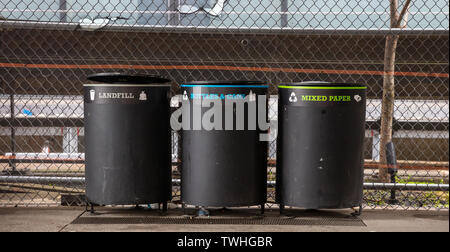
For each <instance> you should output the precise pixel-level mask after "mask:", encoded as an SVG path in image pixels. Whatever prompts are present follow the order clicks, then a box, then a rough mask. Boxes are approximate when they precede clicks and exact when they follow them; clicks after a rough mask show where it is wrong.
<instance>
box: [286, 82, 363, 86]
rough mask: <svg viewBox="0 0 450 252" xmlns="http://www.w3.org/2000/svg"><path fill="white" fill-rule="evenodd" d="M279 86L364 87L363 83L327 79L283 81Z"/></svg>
mask: <svg viewBox="0 0 450 252" xmlns="http://www.w3.org/2000/svg"><path fill="white" fill-rule="evenodd" d="M281 86H295V87H301V86H304V87H325V86H326V87H366V85H364V84H356V83H345V82H327V81H303V82H294V83H283V84H281Z"/></svg>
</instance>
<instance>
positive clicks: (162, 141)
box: [84, 73, 171, 205]
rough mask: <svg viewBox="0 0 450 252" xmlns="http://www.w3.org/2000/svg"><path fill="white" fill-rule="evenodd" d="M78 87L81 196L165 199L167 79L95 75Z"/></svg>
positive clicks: (115, 200) (126, 201)
mask: <svg viewBox="0 0 450 252" xmlns="http://www.w3.org/2000/svg"><path fill="white" fill-rule="evenodd" d="M88 79H89V80H91V81H96V82H102V83H97V84H86V85H84V116H85V146H86V195H87V199H88V201H89V202H91V203H95V204H99V205H132V204H150V203H165V202H167V201H168V200H170V199H171V157H170V156H171V150H170V143H171V140H170V139H171V134H170V132H171V131H170V107H169V94H170V93H169V92H170V85H167V84H164V83H167V82H169V80H167V79H163V78H160V77H155V76H136V75H134V76H130V75H123V74H116V73H113V74H109V73H108V74H97V75H92V76H89V77H88Z"/></svg>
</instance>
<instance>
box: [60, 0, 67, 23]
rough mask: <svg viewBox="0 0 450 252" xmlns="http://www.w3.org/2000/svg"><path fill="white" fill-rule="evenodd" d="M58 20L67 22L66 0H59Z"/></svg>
mask: <svg viewBox="0 0 450 252" xmlns="http://www.w3.org/2000/svg"><path fill="white" fill-rule="evenodd" d="M59 11H60V12H59V21H61V22H63V23H66V22H67V0H59Z"/></svg>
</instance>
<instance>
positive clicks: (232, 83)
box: [181, 80, 269, 88]
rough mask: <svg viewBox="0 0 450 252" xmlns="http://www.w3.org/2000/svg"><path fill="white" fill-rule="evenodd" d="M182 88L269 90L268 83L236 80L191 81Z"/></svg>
mask: <svg viewBox="0 0 450 252" xmlns="http://www.w3.org/2000/svg"><path fill="white" fill-rule="evenodd" d="M181 86H182V87H195V86H198V87H200V86H205V87H249V88H250V87H262V88H268V87H269V86H268V85H267V83H266V82H264V81H256V80H234V81H229V80H228V81H226V80H225V81H223V80H219V81H191V82H187V83H186V84H183V85H181Z"/></svg>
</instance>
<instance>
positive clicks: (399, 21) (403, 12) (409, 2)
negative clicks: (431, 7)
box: [395, 0, 411, 28]
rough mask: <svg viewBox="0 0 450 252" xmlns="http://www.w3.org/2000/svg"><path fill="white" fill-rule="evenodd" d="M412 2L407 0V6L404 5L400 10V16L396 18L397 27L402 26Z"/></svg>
mask: <svg viewBox="0 0 450 252" xmlns="http://www.w3.org/2000/svg"><path fill="white" fill-rule="evenodd" d="M410 4H411V0H406V3H405V6H403V9H402V11H401V12H400V16H399V17H398V19H397V20H396V23H395V28H400V26H401V25H402V21H403V18H404V17H405V14H406V12H407V11H408V9H409V5H410Z"/></svg>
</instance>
